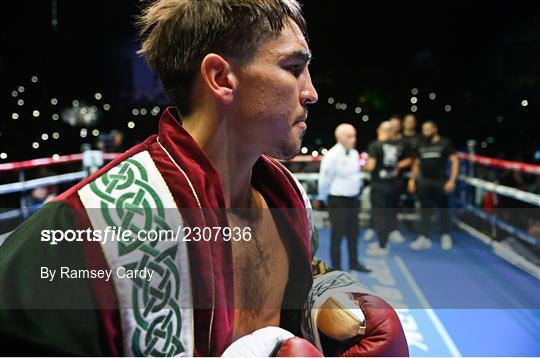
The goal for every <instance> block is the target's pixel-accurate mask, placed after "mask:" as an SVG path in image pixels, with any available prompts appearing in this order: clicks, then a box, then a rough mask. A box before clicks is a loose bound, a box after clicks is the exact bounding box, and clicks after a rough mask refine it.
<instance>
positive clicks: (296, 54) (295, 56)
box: [283, 50, 313, 63]
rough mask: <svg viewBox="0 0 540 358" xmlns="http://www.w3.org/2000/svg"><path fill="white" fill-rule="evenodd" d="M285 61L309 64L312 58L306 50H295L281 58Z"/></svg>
mask: <svg viewBox="0 0 540 358" xmlns="http://www.w3.org/2000/svg"><path fill="white" fill-rule="evenodd" d="M283 57H284V58H285V59H286V60H301V61H302V62H305V63H310V62H311V59H312V58H313V56H312V55H311V52H310V51H308V50H296V51H293V52H291V53H288V54H286V55H284V56H283Z"/></svg>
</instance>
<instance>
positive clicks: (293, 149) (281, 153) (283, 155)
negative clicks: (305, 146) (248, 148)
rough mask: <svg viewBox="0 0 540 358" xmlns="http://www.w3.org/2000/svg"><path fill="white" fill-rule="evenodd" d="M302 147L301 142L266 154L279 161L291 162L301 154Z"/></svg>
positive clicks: (286, 145)
mask: <svg viewBox="0 0 540 358" xmlns="http://www.w3.org/2000/svg"><path fill="white" fill-rule="evenodd" d="M301 145H302V142H299V143H298V144H296V143H295V144H292V143H287V144H284V145H283V146H281V147H279V148H276V149H275V150H272V151H269V152H267V153H264V154H267V155H269V156H271V157H273V158H275V159H278V160H289V159H292V158H294V157H295V156H297V155H298V154H299V153H300V147H301Z"/></svg>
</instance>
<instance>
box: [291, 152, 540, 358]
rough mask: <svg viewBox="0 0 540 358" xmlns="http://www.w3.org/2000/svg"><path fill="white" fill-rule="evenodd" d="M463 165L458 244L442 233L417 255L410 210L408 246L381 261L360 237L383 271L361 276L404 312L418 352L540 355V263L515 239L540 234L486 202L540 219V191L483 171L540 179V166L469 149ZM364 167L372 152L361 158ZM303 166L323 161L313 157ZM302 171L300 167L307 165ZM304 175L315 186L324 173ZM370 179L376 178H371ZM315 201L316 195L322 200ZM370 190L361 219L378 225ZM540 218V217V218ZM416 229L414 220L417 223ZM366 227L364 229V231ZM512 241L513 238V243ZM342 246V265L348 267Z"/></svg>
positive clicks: (457, 200) (325, 237)
mask: <svg viewBox="0 0 540 358" xmlns="http://www.w3.org/2000/svg"><path fill="white" fill-rule="evenodd" d="M459 157H460V159H461V160H460V162H461V168H460V173H461V175H460V176H459V183H458V185H457V190H456V192H455V193H454V194H453V195H452V196H451V197H450V203H451V206H452V207H453V208H452V209H450V210H451V211H452V217H453V220H454V223H455V228H456V230H454V231H453V232H452V236H453V241H454V245H453V248H452V250H449V251H446V250H442V248H441V247H440V245H439V244H438V240H437V238H435V240H434V245H433V247H432V249H430V250H423V251H413V250H411V249H410V248H409V246H408V244H409V243H410V242H412V241H413V240H414V239H415V238H416V237H417V235H418V233H417V232H415V231H414V230H410V227H411V225H405V224H410V222H411V221H412V222H413V223H414V222H415V221H417V220H418V219H419V215H418V213H408V214H407V213H403V214H401V215H398V219H400V228H399V229H400V231H401V233H402V234H403V235H404V236H405V238H406V242H405V243H403V244H394V243H391V244H390V245H391V251H390V255H389V256H388V257H386V258H380V257H371V256H369V252H367V250H366V246H367V245H366V242H365V241H364V240H362V239H360V240H359V248H358V249H359V253H360V256H359V257H360V260H361V261H362V262H363V263H365V264H366V265H367V266H368V267H370V268H371V269H372V270H373V271H372V272H371V273H369V274H362V273H358V272H353V273H354V274H355V275H356V277H357V278H358V280H360V281H361V282H363V283H365V284H367V285H368V286H369V287H370V288H372V289H373V290H374V291H376V292H377V293H378V294H379V295H381V296H383V297H385V298H386V299H387V300H388V301H389V302H391V303H392V304H393V305H394V307H396V308H398V310H399V316H400V319H401V321H402V324H403V327H404V329H405V332H406V335H407V340H408V343H409V350H410V353H411V355H412V356H540V340H539V338H538V337H540V267H539V266H538V262H531V261H530V260H528V259H527V258H526V257H524V256H522V255H521V254H520V253H519V252H516V251H514V250H513V249H512V247H510V246H509V245H507V243H506V242H505V240H504V239H503V240H501V237H502V238H505V237H512V238H513V239H514V240H515V241H518V242H519V243H523V244H524V245H527V246H528V247H530V248H531V249H532V250H535V249H538V248H540V238H539V237H538V236H534V235H532V234H531V233H529V232H527V231H526V230H525V229H524V228H520V227H516V226H513V225H512V223H510V222H508V221H507V220H506V218H505V215H503V214H504V212H499V211H498V210H497V209H493V208H491V210H489V208H484V207H482V206H481V204H482V202H481V201H480V200H479V199H480V198H482V197H485V196H487V195H486V194H487V193H489V194H490V195H491V196H493V197H494V198H495V199H494V201H495V202H496V201H497V200H499V201H500V200H501V198H508V199H512V200H513V201H515V202H520V203H523V205H524V206H526V208H515V209H513V210H523V211H518V214H524V213H529V214H531V213H532V214H534V215H536V217H537V218H538V213H539V207H540V195H538V194H536V193H531V192H527V191H525V190H520V189H517V188H514V187H510V186H507V185H503V184H501V183H497V182H493V181H489V180H486V179H485V178H480V177H477V175H476V174H478V173H481V172H482V171H485V170H499V169H500V170H505V171H510V172H516V173H524V174H527V175H532V176H540V166H538V165H532V164H526V163H519V162H511V161H505V160H499V159H495V158H488V157H483V156H478V155H474V154H473V153H463V152H461V153H459ZM359 159H360V161H361V163H362V162H363V159H365V157H362V156H361V157H360V158H359ZM296 161H298V162H306V163H307V162H310V161H312V162H318V161H320V157H316V158H314V157H311V158H310V157H309V156H303V157H300V158H298V157H297V159H296ZM296 167H300V165H297V166H296ZM296 176H297V177H298V178H299V179H300V180H301V181H303V182H304V184H305V188H306V189H307V190H308V191H310V192H311V194H315V193H314V192H313V188H314V187H316V180H317V177H318V174H317V173H315V172H300V173H296ZM364 178H365V179H366V180H368V179H369V176H368V175H365V176H364ZM313 198H315V197H313ZM368 199H369V188H368V190H364V191H363V192H362V193H361V207H362V208H363V210H362V211H361V213H360V215H359V222H360V224H361V225H365V226H367V225H368V219H369V215H370V214H369V200H368ZM314 217H315V218H316V219H317V220H316V221H317V224H318V226H319V234H320V241H321V245H320V247H319V250H318V252H317V256H318V257H320V258H321V259H323V260H326V261H329V259H330V255H329V253H330V229H329V225H328V221H327V217H328V215H327V213H326V212H317V211H316V212H315V215H314ZM539 219H540V218H539ZM412 226H414V225H412ZM365 231H366V227H362V229H361V233H360V236H363V234H364V233H365ZM506 241H508V240H506ZM344 257H346V243H345V240H344V241H343V242H342V260H343V261H342V266H343V267H346V266H347V264H346V262H345V258H344Z"/></svg>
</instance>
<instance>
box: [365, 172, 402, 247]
mask: <svg viewBox="0 0 540 358" xmlns="http://www.w3.org/2000/svg"><path fill="white" fill-rule="evenodd" d="M400 193H401V183H400V182H398V181H394V180H392V181H388V182H381V183H372V184H371V193H370V201H371V224H372V229H373V230H375V232H376V233H377V237H378V238H379V246H380V247H383V248H384V247H386V244H387V243H388V234H389V233H390V231H392V230H395V229H396V228H397V226H398V222H397V213H398V200H399V194H400Z"/></svg>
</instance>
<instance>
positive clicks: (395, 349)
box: [323, 293, 409, 357]
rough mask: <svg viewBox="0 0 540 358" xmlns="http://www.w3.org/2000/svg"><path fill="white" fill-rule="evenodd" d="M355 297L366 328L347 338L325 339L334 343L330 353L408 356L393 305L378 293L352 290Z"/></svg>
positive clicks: (328, 343)
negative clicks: (338, 339)
mask: <svg viewBox="0 0 540 358" xmlns="http://www.w3.org/2000/svg"><path fill="white" fill-rule="evenodd" d="M353 297H354V299H355V300H356V302H358V305H359V306H360V308H361V309H362V312H363V313H364V315H365V317H366V331H365V333H364V334H363V335H362V336H357V337H355V338H352V339H350V340H348V341H347V342H338V341H334V340H331V341H332V343H330V342H328V341H327V342H325V343H326V344H327V345H328V346H332V347H333V348H334V347H335V350H333V352H327V353H331V355H336V356H343V357H368V356H369V357H408V356H409V348H408V346H407V340H406V339H405V333H404V332H403V328H402V327H401V322H400V321H399V318H398V316H397V313H396V312H395V311H394V309H393V308H392V307H391V306H390V305H389V304H388V303H386V301H384V300H383V299H382V298H380V297H377V296H373V295H369V294H360V293H353ZM327 339H328V338H327ZM325 340H326V339H325ZM328 340H330V339H328ZM323 346H325V344H324V343H323ZM325 351H326V348H325Z"/></svg>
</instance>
